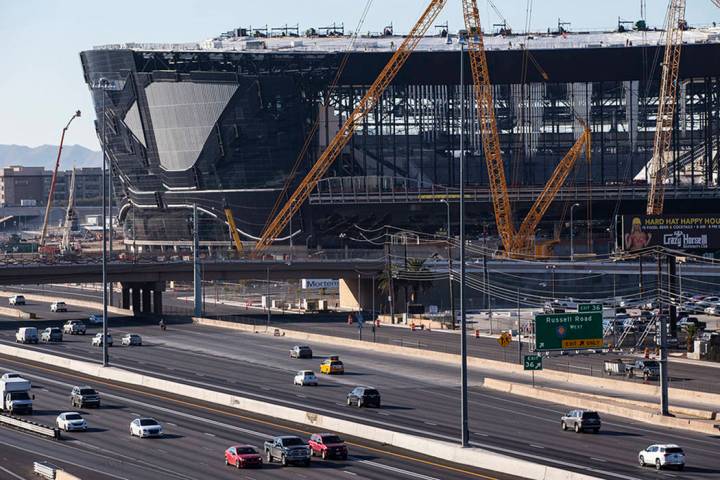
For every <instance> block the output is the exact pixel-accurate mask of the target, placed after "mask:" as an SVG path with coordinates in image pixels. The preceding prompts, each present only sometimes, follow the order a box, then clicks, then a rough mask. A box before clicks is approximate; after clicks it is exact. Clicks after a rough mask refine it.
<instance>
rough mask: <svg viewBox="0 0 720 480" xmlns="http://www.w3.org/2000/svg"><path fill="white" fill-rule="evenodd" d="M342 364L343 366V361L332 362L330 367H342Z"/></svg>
mask: <svg viewBox="0 0 720 480" xmlns="http://www.w3.org/2000/svg"><path fill="white" fill-rule="evenodd" d="M342 364H343V363H342V362H341V361H332V362H330V365H332V366H335V367H342Z"/></svg>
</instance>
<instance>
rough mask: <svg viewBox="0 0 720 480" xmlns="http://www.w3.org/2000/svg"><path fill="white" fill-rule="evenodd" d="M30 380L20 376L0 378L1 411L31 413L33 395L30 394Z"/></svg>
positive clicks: (12, 413)
mask: <svg viewBox="0 0 720 480" xmlns="http://www.w3.org/2000/svg"><path fill="white" fill-rule="evenodd" d="M30 388H31V385H30V380H26V379H24V378H22V377H13V378H2V379H0V394H2V411H3V412H6V413H9V414H11V415H15V414H22V413H27V414H28V415H32V411H33V395H31V394H30Z"/></svg>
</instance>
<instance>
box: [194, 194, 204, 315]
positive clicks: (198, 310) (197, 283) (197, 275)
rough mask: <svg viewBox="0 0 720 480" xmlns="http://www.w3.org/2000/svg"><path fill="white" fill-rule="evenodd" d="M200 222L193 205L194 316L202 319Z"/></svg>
mask: <svg viewBox="0 0 720 480" xmlns="http://www.w3.org/2000/svg"><path fill="white" fill-rule="evenodd" d="M200 268H201V267H200V222H199V221H198V209H197V204H196V203H194V204H193V279H194V282H193V284H194V285H193V287H194V288H193V293H194V298H195V316H196V317H202V307H203V293H202V270H201V269H200Z"/></svg>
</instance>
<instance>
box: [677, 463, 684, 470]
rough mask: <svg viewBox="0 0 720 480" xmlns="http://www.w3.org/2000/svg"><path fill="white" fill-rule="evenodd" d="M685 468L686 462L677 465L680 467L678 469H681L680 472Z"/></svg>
mask: <svg viewBox="0 0 720 480" xmlns="http://www.w3.org/2000/svg"><path fill="white" fill-rule="evenodd" d="M684 468H685V464H684V463H681V464H680V465H678V466H677V469H678V471H680V472H682V471H683V469H684Z"/></svg>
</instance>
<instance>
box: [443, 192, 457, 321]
mask: <svg viewBox="0 0 720 480" xmlns="http://www.w3.org/2000/svg"><path fill="white" fill-rule="evenodd" d="M441 202H442V203H444V204H445V206H446V207H447V252H448V253H447V255H448V287H449V288H450V314H451V315H452V327H453V330H455V328H456V327H457V315H455V291H454V290H455V289H454V288H453V278H452V236H451V235H450V202H448V200H447V199H445V198H443V199H442V200H441Z"/></svg>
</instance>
